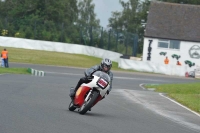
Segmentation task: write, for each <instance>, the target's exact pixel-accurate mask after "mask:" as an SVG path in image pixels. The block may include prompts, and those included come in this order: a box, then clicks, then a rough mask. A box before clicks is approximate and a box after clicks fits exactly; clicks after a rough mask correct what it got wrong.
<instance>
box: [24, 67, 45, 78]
mask: <svg viewBox="0 0 200 133" xmlns="http://www.w3.org/2000/svg"><path fill="white" fill-rule="evenodd" d="M27 71H28V72H29V73H30V74H32V75H34V76H41V77H44V75H45V74H44V71H39V70H35V69H32V68H28V70H27Z"/></svg>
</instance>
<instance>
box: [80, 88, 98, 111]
mask: <svg viewBox="0 0 200 133" xmlns="http://www.w3.org/2000/svg"><path fill="white" fill-rule="evenodd" d="M98 96H99V93H98V92H96V91H93V93H92V94H91V95H90V98H89V99H88V101H85V102H84V103H83V105H82V106H81V107H80V109H79V113H80V114H82V115H83V114H85V113H86V112H87V111H88V110H90V109H91V108H92V105H93V104H94V102H95V101H96V99H97V97H98Z"/></svg>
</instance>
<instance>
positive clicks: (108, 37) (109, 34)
mask: <svg viewBox="0 0 200 133" xmlns="http://www.w3.org/2000/svg"><path fill="white" fill-rule="evenodd" d="M110 33H111V29H109V31H108V48H107V50H110Z"/></svg>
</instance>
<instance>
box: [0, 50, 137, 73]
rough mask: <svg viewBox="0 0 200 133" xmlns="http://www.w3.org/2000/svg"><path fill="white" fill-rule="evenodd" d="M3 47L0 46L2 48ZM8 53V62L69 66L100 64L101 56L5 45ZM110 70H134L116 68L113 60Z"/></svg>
mask: <svg viewBox="0 0 200 133" xmlns="http://www.w3.org/2000/svg"><path fill="white" fill-rule="evenodd" d="M3 48H4V47H0V49H2V50H3ZM7 50H8V54H9V62H17V63H31V64H43V65H55V66H71V67H83V68H89V67H91V66H93V65H96V64H100V62H101V60H102V58H97V57H92V56H87V55H81V54H69V53H60V52H52V51H41V50H28V49H21V48H10V47H7ZM112 70H118V71H128V72H135V71H134V70H124V69H121V68H118V63H117V62H113V67H112Z"/></svg>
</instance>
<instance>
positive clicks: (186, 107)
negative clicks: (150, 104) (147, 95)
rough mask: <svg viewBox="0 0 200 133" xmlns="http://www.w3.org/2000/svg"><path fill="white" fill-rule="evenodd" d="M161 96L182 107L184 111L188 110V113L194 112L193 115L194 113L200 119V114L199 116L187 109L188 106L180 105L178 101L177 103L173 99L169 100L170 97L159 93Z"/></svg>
mask: <svg viewBox="0 0 200 133" xmlns="http://www.w3.org/2000/svg"><path fill="white" fill-rule="evenodd" d="M159 95H160V96H162V97H164V98H166V99H168V100H170V101H172V102H173V103H175V104H177V105H179V106H181V107H182V108H184V109H186V110H188V111H190V112H192V113H194V114H195V115H197V116H199V117H200V114H199V113H197V112H195V111H193V110H191V109H189V108H188V107H186V106H184V105H182V104H180V103H179V102H177V101H175V100H173V99H171V98H169V97H167V96H165V95H163V94H162V93H159Z"/></svg>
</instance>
